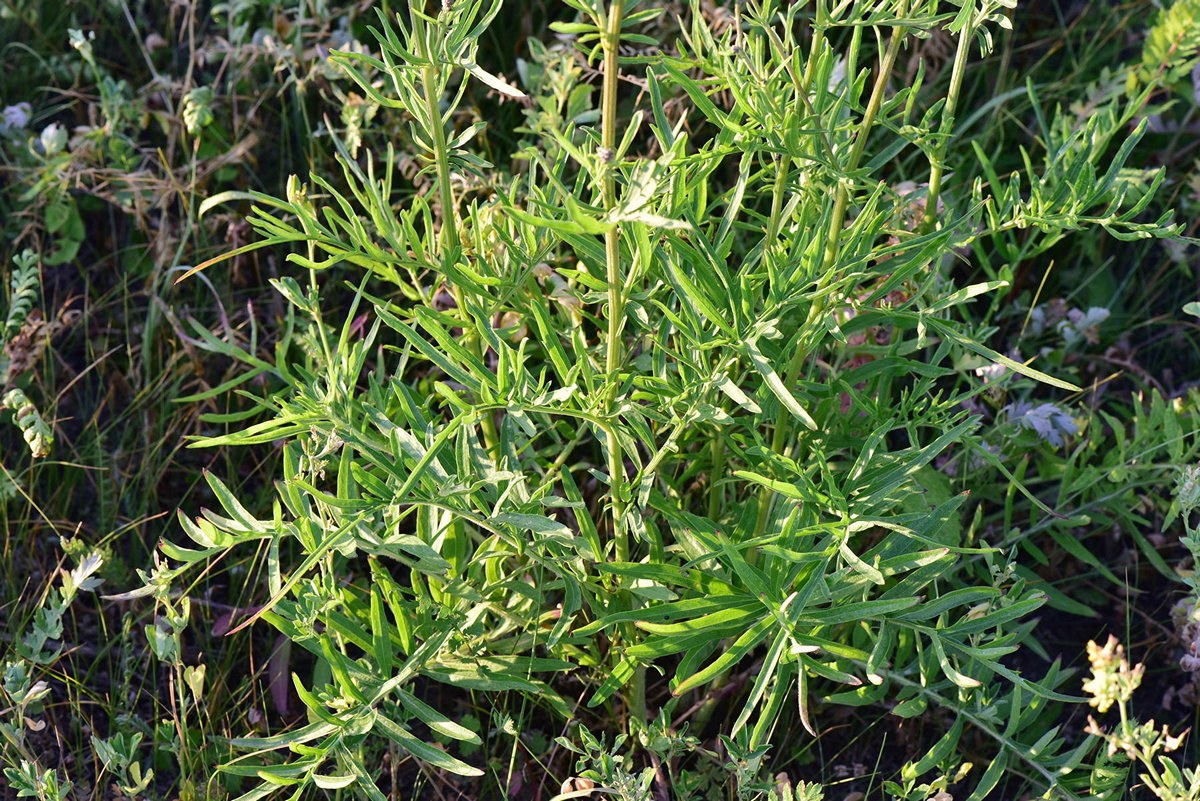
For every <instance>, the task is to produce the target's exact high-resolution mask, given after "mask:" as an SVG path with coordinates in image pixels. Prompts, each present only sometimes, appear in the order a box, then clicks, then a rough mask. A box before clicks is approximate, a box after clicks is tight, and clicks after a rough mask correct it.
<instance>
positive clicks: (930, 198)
mask: <svg viewBox="0 0 1200 801" xmlns="http://www.w3.org/2000/svg"><path fill="white" fill-rule="evenodd" d="M974 37H975V29H974V27H973V26H972V25H971V24H970V23H968V24H967V26H966V27H965V28H963V29H962V31H960V32H959V38H958V49H957V50H956V51H955V52H954V69H953V70H952V71H951V73H950V91H949V93H948V94H947V95H946V105H945V106H943V107H942V122H941V125H940V126H939V127H938V138H937V141H936V142H934V144H933V158H932V159H930V162H929V193H928V194H927V195H926V198H925V219H924V220H923V221H922V222H921V230H922V232H926V231H930V230H932V229H933V226H934V225H935V224H936V222H937V205H938V198H939V197H940V196H941V193H942V164H943V162H944V161H945V160H946V150H947V149H948V148H949V146H950V131H951V129H952V128H953V127H954V112H955V110H956V109H957V108H958V96H959V95H960V94H961V93H962V84H963V75H964V74H965V73H966V71H967V55H968V54H969V53H970V52H971V40H972V39H973V38H974Z"/></svg>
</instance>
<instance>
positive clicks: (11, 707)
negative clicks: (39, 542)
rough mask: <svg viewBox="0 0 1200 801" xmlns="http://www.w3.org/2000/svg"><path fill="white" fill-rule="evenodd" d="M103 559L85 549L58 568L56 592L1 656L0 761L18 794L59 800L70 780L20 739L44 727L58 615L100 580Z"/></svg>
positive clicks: (60, 627)
mask: <svg viewBox="0 0 1200 801" xmlns="http://www.w3.org/2000/svg"><path fill="white" fill-rule="evenodd" d="M102 564H103V560H102V559H101V558H100V556H99V555H98V554H90V555H89V556H87V557H86V558H84V559H83V560H82V561H81V562H80V563H79V565H78V567H76V568H74V569H73V570H70V571H67V570H64V571H62V576H61V579H60V586H59V588H58V592H57V594H55V593H52V592H48V593H47V594H46V596H45V598H44V599H43V600H42V602H41V603H40V604H39V605H38V607H37V609H36V611H35V613H34V615H33V619H32V620H31V621H30V623H29V626H28V628H27V629H26V630H25V631H24V633H23V634H22V636H21V637H20V639H19V641H17V642H16V643H14V645H13V649H12V652H11V656H10V658H7V659H6V660H5V662H4V676H3V684H0V692H2V693H3V695H2V696H0V699H2V700H3V701H4V702H5V703H6V704H7V708H5V709H3V710H0V738H3V745H4V748H3V749H0V758H2V759H3V761H4V762H5V763H8V764H9V765H10V766H9V767H5V769H4V775H5V777H6V778H7V779H8V780H9V782H11V783H12V786H13V787H14V788H16V790H17V797H19V798H24V797H31V798H38V799H46V800H47V801H62V799H65V798H67V794H68V793H69V792H70V789H71V784H72V783H71V782H69V781H61V780H60V779H59V777H58V773H57V771H56V770H55V769H53V768H41V767H39V765H38V760H37V758H36V756H34V754H33V753H31V751H30V750H29V749H28V748H27V747H26V742H25V741H26V736H27V732H29V731H32V732H37V731H41V730H42V729H43V728H44V727H45V723H44V722H43V721H39V720H38V719H37V716H38V715H39V714H40V713H41V712H42V709H43V705H44V702H45V699H46V697H47V696H48V695H49V694H50V692H51V687H50V684H49V683H48V682H47V680H46V678H48V677H49V671H50V669H51V668H52V667H53V666H54V664H55V663H56V662H57V661H58V659H59V657H60V655H61V653H62V645H61V643H60V642H58V640H59V639H60V638H61V637H62V635H63V615H64V614H65V613H66V612H67V609H68V607H70V606H71V604H72V602H73V601H75V599H76V597H77V596H78V595H79V593H80V592H92V591H94V590H95V589H96V588H97V587H98V586H99V584H100V580H99V579H98V578H96V577H95V576H94V574H95V573H96V571H97V570H99V569H100V566H101V565H102Z"/></svg>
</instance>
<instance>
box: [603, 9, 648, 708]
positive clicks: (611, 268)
mask: <svg viewBox="0 0 1200 801" xmlns="http://www.w3.org/2000/svg"><path fill="white" fill-rule="evenodd" d="M624 16H625V0H613V1H612V3H611V4H610V5H609V7H608V14H607V15H606V16H605V18H604V47H603V49H604V65H603V73H602V74H603V83H602V85H601V94H600V148H601V149H600V157H601V161H602V162H603V163H602V165H601V170H602V175H603V178H602V181H601V185H600V192H601V200H602V201H603V203H604V208H605V209H606V210H611V209H613V208H615V207H616V205H617V182H616V175H615V172H614V170H615V161H616V148H617V87H618V85H619V82H620V79H621V65H620V62H619V60H618V49H619V47H620V44H621V22H622V20H623V19H624ZM618 237H619V232H618V229H617V227H616V226H614V227H613V228H611V229H610V230H609V231H607V232H606V233H605V234H604V274H605V275H604V277H605V282H606V283H607V284H608V332H607V336H606V337H605V342H604V373H605V378H606V381H607V384H608V404H607V405H608V408H609V412H610V413H611V412H612V411H613V410H614V407H615V405H616V396H617V381H618V373H619V371H620V367H621V360H622V359H623V358H624V348H623V347H622V343H621V336H622V334H621V332H622V329H623V328H624V324H625V286H624V282H625V279H624V276H623V275H622V274H621V248H620V240H619V238H618ZM606 450H607V451H608V477H609V490H610V504H611V513H612V536H613V543H614V546H615V556H616V559H617V561H619V562H627V561H629V553H630V551H629V532H628V531H626V529H625V523H624V518H625V493H626V489H625V484H626V476H625V461H624V458H623V456H622V454H621V443H620V441H619V440H618V439H617V436H616V433H615V432H613V431H611V430H610V431H609V433H608V435H607V437H606ZM628 600H629V602H630V603H633V598H632V596H630V597H629V599H628ZM628 635H629V636H630V637H631V636H632V631H630V632H628ZM629 716H630V718H631V720H636V721H638V722H639V723H644V722H645V720H646V669H645V668H644V667H641V666H638V667H637V668H635V669H634V674H633V678H632V679H630V685H629Z"/></svg>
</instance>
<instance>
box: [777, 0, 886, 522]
mask: <svg viewBox="0 0 1200 801" xmlns="http://www.w3.org/2000/svg"><path fill="white" fill-rule="evenodd" d="M906 6H907V4H905V5H904V6H902V7H901V11H900V13H901V14H903V13H904V11H905V10H906ZM818 33H820V31H819V30H818ZM904 35H905V29H904V28H902V27H897V28H895V29H894V30H893V31H892V38H891V40H890V41H889V42H888V46H887V50H885V51H884V54H883V58H882V59H881V61H880V64H879V72H878V73H877V74H876V76H875V84H874V86H873V87H872V88H871V97H870V99H869V100H868V101H867V107H866V109H865V110H864V112H863V117H862V120H861V121H860V122H859V124H858V132H857V133H856V134H855V138H854V145H853V147H851V149H850V156H849V158H848V159H847V160H846V172H847V173H848V174H851V173H853V172H854V171H855V170H857V169H858V165H859V162H860V161H861V160H862V156H863V153H864V152H865V150H866V146H867V139H868V137H869V136H870V133H871V128H872V127H873V126H874V125H875V117H876V116H877V115H878V114H879V109H880V107H881V106H882V105H883V97H884V93H885V92H886V91H887V82H888V78H889V77H890V76H891V74H892V69H893V68H894V67H895V64H896V57H897V55H899V53H900V45H901V43H902V42H903V40H904ZM818 42H819V39H818V37H814V42H813V47H814V51H813V52H814V53H815V52H816V51H815V48H816V47H817V45H818ZM811 77H812V74H811V70H809V69H806V70H805V89H806V91H807V88H808V86H809V81H810V80H811ZM848 180H849V178H847V179H846V180H843V181H839V182H838V188H837V193H836V195H835V198H834V207H833V216H832V217H831V219H830V221H829V230H828V232H827V233H826V239H825V250H824V252H823V254H822V258H821V270H820V275H821V277H824V276H826V275H827V274H828V273H829V271H830V270H832V269H833V264H834V262H835V261H836V260H837V254H838V245H839V242H840V240H841V235H842V228H843V226H844V225H845V223H846V212H847V209H848V208H849V204H850V190H849V184H848V183H847V181H848ZM825 308H826V301H825V299H824V298H823V297H822V298H818V299H817V300H816V301H815V302H814V303H813V305H812V308H810V309H809V313H808V319H807V320H806V324H805V327H806V328H810V327H811V326H812V324H813V323H815V322H816V320H817V319H818V318H819V317H820V315H821V314H823V313H824V311H825ZM807 355H808V348H807V347H804V343H799V344H798V346H797V347H796V349H795V352H794V353H793V355H792V358H791V360H790V362H789V363H788V367H787V370H786V372H785V375H784V382H785V383H786V384H787V385H788V386H792V385H793V384H795V382H796V378H797V376H798V374H799V372H800V367H801V366H802V365H803V364H804V359H805V357H806V356H807ZM788 423H789V418H786V417H785V418H782V419H781V420H780V421H779V422H778V423H777V424H776V426H775V430H774V431H773V432H772V435H771V449H772V450H773V451H775V452H776V453H780V452H781V450H782V448H783V443H784V441H785V440H786V438H787V434H788V428H789V426H788ZM773 496H774V493H773V492H772V491H770V490H764V492H763V493H761V494H760V496H759V513H758V519H757V520H756V521H755V536H756V537H757V536H759V535H761V534H762V533H763V530H764V528H765V526H766V522H767V513H768V512H769V511H770V505H771V501H772V500H773Z"/></svg>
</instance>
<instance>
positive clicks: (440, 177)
mask: <svg viewBox="0 0 1200 801" xmlns="http://www.w3.org/2000/svg"><path fill="white" fill-rule="evenodd" d="M425 57H426V58H427V59H429V61H430V63H429V64H427V65H425V66H424V67H422V68H421V90H422V93H423V94H424V95H425V113H426V114H427V115H428V117H429V129H430V130H429V134H430V135H431V136H432V137H433V158H434V165H435V167H436V170H437V182H438V195H439V197H440V198H441V202H442V230H441V235H442V236H441V252H440V255H441V257H442V259H443V260H445V261H447V262H450V261H456V260H457V259H458V254H459V252H460V250H461V248H462V244H461V242H460V241H459V236H458V205H457V203H456V202H455V200H454V187H453V186H452V185H451V183H450V147H449V145H447V143H446V126H445V125H444V124H443V123H442V111H441V109H440V108H438V99H439V98H440V96H441V95H440V93H439V92H438V90H437V85H438V81H437V78H438V75H437V69H438V68H437V65H436V64H434V63H433V54H431V53H425ZM450 292H451V294H452V295H453V296H454V303H455V305H456V306H458V315H459V318H460V319H461V320H462V325H463V338H464V340H465V342H466V345H467V347H468V348H469V349H470V350H471V351H472V352H474V353H475V355H476V356H482V355H483V352H484V347H483V343H482V342H481V341H480V338H479V336H478V335H477V333H476V332H475V331H474V322H473V321H472V320H471V316H470V314H469V313H468V312H467V306H466V301H465V299H464V298H463V294H462V289H461V287H458V286H452V287H451V290H450ZM482 425H483V442H484V445H485V447H486V448H487V450H488V453H490V454H491V455H492V458H494V459H497V460H498V459H499V458H500V453H499V448H498V443H499V441H500V436H499V433H498V432H497V430H496V421H495V418H493V417H492V415H491V414H486V415H484V417H483V421H482Z"/></svg>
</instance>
